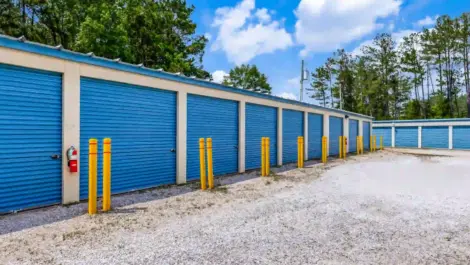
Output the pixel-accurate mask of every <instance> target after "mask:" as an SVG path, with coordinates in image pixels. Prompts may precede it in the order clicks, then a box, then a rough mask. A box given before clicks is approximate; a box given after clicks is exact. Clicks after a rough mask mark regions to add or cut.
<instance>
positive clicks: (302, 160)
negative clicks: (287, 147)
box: [300, 136, 305, 168]
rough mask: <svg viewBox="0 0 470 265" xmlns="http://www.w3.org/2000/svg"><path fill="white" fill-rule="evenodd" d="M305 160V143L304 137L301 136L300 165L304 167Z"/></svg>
mask: <svg viewBox="0 0 470 265" xmlns="http://www.w3.org/2000/svg"><path fill="white" fill-rule="evenodd" d="M304 162H305V143H304V137H303V136H301V137H300V165H301V167H302V168H304Z"/></svg>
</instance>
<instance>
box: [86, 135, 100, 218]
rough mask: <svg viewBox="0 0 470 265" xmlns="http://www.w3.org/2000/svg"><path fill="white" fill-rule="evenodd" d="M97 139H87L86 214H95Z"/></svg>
mask: <svg viewBox="0 0 470 265" xmlns="http://www.w3.org/2000/svg"><path fill="white" fill-rule="evenodd" d="M97 162H98V140H96V139H90V140H89V141H88V214H89V215H93V214H96V190H97V185H98V183H97V171H98V163H97Z"/></svg>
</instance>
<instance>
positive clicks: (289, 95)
mask: <svg viewBox="0 0 470 265" xmlns="http://www.w3.org/2000/svg"><path fill="white" fill-rule="evenodd" d="M277 96H278V97H281V98H285V99H292V100H297V96H296V95H294V93H289V92H282V93H280V94H278V95H277Z"/></svg>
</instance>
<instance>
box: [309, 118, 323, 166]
mask: <svg viewBox="0 0 470 265" xmlns="http://www.w3.org/2000/svg"><path fill="white" fill-rule="evenodd" d="M322 137H323V115H320V114H314V113H309V114H308V159H315V158H321V145H322Z"/></svg>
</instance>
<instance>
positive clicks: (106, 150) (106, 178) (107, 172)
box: [103, 138, 111, 212]
mask: <svg viewBox="0 0 470 265" xmlns="http://www.w3.org/2000/svg"><path fill="white" fill-rule="evenodd" d="M109 210H111V138H105V139H104V140H103V211H104V212H107V211H109Z"/></svg>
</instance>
